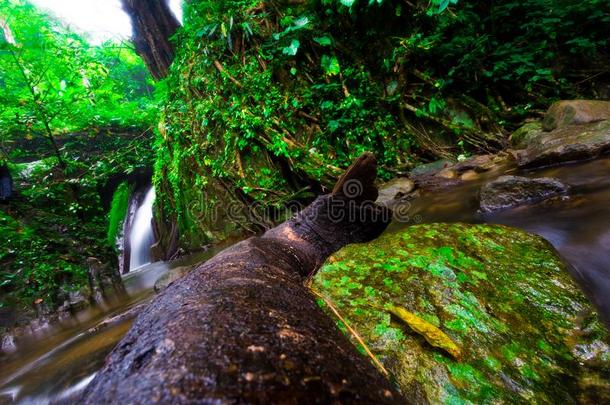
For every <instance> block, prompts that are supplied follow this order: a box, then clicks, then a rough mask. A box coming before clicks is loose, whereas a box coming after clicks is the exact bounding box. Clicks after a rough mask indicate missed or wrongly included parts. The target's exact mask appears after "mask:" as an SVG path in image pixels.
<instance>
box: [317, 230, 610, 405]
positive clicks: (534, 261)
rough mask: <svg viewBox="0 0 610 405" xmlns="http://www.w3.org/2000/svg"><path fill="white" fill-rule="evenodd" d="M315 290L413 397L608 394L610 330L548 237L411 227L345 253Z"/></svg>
mask: <svg viewBox="0 0 610 405" xmlns="http://www.w3.org/2000/svg"><path fill="white" fill-rule="evenodd" d="M312 288H313V289H314V290H316V291H318V292H319V293H320V294H322V296H324V297H325V298H326V299H327V300H328V301H329V302H331V303H332V304H333V306H334V307H335V308H336V309H337V310H338V312H339V313H340V314H341V315H342V317H343V318H345V319H346V321H347V323H348V324H349V325H350V326H351V327H352V328H353V329H355V330H356V331H357V332H358V334H359V335H360V337H362V339H363V340H364V341H365V343H366V344H367V346H368V347H369V348H370V349H371V351H372V352H373V354H374V355H375V356H376V357H377V358H378V359H379V360H380V361H381V362H382V363H383V365H384V366H385V368H386V369H387V370H388V371H389V372H390V374H391V375H392V377H393V378H394V379H395V380H396V381H397V383H398V384H399V386H400V387H401V388H402V391H403V393H405V395H406V396H407V399H408V400H411V401H412V402H413V403H506V404H511V403H575V402H580V403H608V401H609V400H610V386H609V384H608V381H609V380H608V377H609V376H610V374H609V373H610V351H609V349H608V344H609V343H610V340H609V337H608V332H607V330H606V329H605V328H604V327H603V326H602V324H601V323H600V322H599V321H598V319H597V317H596V316H595V313H594V311H593V309H592V307H591V305H590V304H589V303H588V301H587V300H586V298H585V297H584V295H583V294H582V293H581V292H580V291H579V289H578V288H577V287H576V285H575V284H574V283H573V281H572V279H571V277H570V276H569V275H568V273H567V271H566V267H565V265H564V264H563V263H562V261H561V260H560V259H559V257H558V256H557V254H556V252H555V251H554V249H553V248H552V247H551V246H550V245H549V244H548V243H547V242H546V241H544V240H543V239H542V238H540V237H538V236H534V235H530V234H527V233H525V232H523V231H520V230H517V229H512V228H508V227H504V226H499V225H467V224H427V225H417V226H411V227H409V228H406V229H404V230H402V231H400V232H397V233H387V234H385V235H382V236H381V237H380V238H378V239H377V240H375V241H373V242H370V243H368V244H360V245H351V246H347V247H345V248H343V249H342V250H341V251H339V252H337V253H335V254H334V255H332V256H331V257H330V258H329V260H328V261H327V262H326V264H325V265H324V266H323V267H322V269H321V270H320V272H319V273H318V274H317V275H316V277H315V278H314V281H313V285H312ZM390 304H391V305H394V306H398V307H402V308H404V309H406V310H408V311H410V312H411V313H412V314H414V315H415V316H416V317H418V318H420V319H421V320H424V321H425V322H428V323H429V324H432V325H434V326H436V327H437V328H439V329H440V330H441V331H442V332H444V333H445V334H446V335H447V336H448V337H449V338H450V339H451V340H452V341H453V342H454V343H455V344H456V345H457V346H458V347H459V349H460V351H461V356H460V357H459V358H454V357H453V356H452V355H450V354H449V353H448V352H446V351H444V350H443V349H440V348H437V347H434V346H432V345H431V344H430V343H428V341H427V340H426V339H425V337H424V336H423V335H422V334H421V333H418V332H415V330H414V329H412V328H411V327H410V326H409V325H407V324H406V323H405V322H403V321H401V320H400V319H398V318H396V317H395V316H394V315H391V314H390V312H389V311H388V310H387V309H386V307H387V306H388V305H390ZM320 305H321V306H322V307H323V308H325V309H326V310H327V312H328V314H329V316H334V315H333V314H332V311H331V310H329V308H328V307H327V306H326V305H325V304H324V303H320ZM337 323H338V324H339V325H341V322H340V321H338V322H337ZM348 336H350V337H352V335H351V334H348ZM352 338H353V337H352ZM559 381H560V382H561V383H558V382H559Z"/></svg>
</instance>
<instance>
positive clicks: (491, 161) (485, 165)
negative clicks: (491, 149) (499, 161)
mask: <svg viewBox="0 0 610 405" xmlns="http://www.w3.org/2000/svg"><path fill="white" fill-rule="evenodd" d="M495 159H496V155H477V156H473V157H471V158H469V159H466V160H464V161H462V162H460V163H458V164H456V165H455V166H454V167H453V169H454V170H455V171H457V172H458V173H459V174H462V173H464V172H466V171H468V170H474V171H476V172H478V173H481V172H486V171H488V170H490V169H491V168H492V167H494V165H495V164H496V161H495Z"/></svg>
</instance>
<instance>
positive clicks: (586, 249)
mask: <svg viewBox="0 0 610 405" xmlns="http://www.w3.org/2000/svg"><path fill="white" fill-rule="evenodd" d="M504 173H506V174H518V175H523V176H527V177H555V178H558V179H560V180H561V181H563V182H564V183H566V184H568V185H570V187H571V191H570V196H569V198H565V199H561V200H556V201H553V202H551V203H545V204H538V205H534V206H528V207H521V208H516V209H512V210H507V211H502V212H499V213H494V214H487V215H481V214H479V213H478V200H477V194H478V191H479V189H480V187H481V185H482V184H484V183H485V182H487V181H489V180H491V179H493V178H494V177H497V176H498V175H499V174H504ZM150 194H153V195H152V197H150ZM149 197H150V198H151V199H150V204H152V199H153V198H154V193H150V192H149V193H148V195H147V196H146V200H145V203H144V204H143V205H145V204H146V202H147V201H148V200H149ZM609 201H610V157H604V158H601V159H597V160H593V161H588V162H584V163H578V164H573V165H564V166H559V167H552V168H547V169H542V170H537V171H531V172H527V171H519V170H517V169H516V168H514V167H513V168H511V167H508V168H505V169H504V170H503V172H502V173H499V172H497V171H496V172H488V173H484V174H482V175H480V177H479V178H478V179H477V180H474V181H470V182H465V183H463V184H460V185H458V186H455V187H452V188H449V189H447V190H442V192H438V191H437V192H434V193H427V194H424V195H422V196H421V197H419V198H417V199H414V200H412V201H410V202H408V203H406V204H405V205H406V208H407V209H408V213H409V216H410V218H411V221H409V222H406V223H405V222H401V223H398V222H394V223H393V224H392V225H391V226H390V227H389V229H388V231H387V232H391V231H392V230H393V229H394V230H395V229H397V228H400V227H404V226H408V225H409V224H413V223H414V222H471V223H482V222H486V223H499V224H505V225H510V226H515V227H519V228H522V229H525V230H527V231H529V232H532V233H536V234H539V235H541V236H543V237H544V238H545V239H547V240H548V241H549V242H551V243H552V244H553V245H554V246H555V248H556V249H557V250H558V251H559V252H560V254H561V255H562V256H563V257H564V258H565V259H566V261H567V262H568V263H569V264H570V271H571V274H572V276H573V277H574V279H575V280H576V281H577V282H578V284H579V285H580V286H581V288H582V289H583V290H584V291H585V293H586V294H587V295H588V297H589V299H590V300H591V301H592V302H593V303H594V304H595V305H596V306H597V307H598V308H599V310H600V313H601V314H603V315H605V317H606V319H610V260H608V258H609V257H608V256H609V254H608V252H609V250H610V226H609V225H610V204H608V202H609ZM217 251H218V249H216V250H210V251H208V252H205V253H201V254H196V255H191V256H188V257H184V258H182V259H180V260H177V261H173V262H170V263H165V262H157V263H152V264H145V265H142V263H138V265H139V266H141V267H139V268H137V269H136V270H135V271H133V272H130V273H128V274H126V275H125V276H124V277H123V281H124V284H125V288H126V291H127V294H126V295H125V296H123V297H117V298H116V299H115V300H110V301H111V303H109V304H108V305H106V306H104V307H96V308H91V309H89V310H86V311H84V312H81V313H79V314H77V316H75V317H74V319H73V320H72V321H71V322H70V323H69V324H62V325H57V326H55V327H54V329H52V330H50V331H47V332H46V333H45V334H44V335H43V336H34V337H32V338H31V340H30V341H29V342H25V343H23V344H20V346H19V349H18V350H17V351H16V352H15V353H12V354H11V355H9V356H8V357H6V358H4V359H2V368H1V370H0V403H2V402H19V403H27V404H45V403H49V402H55V401H57V402H62V401H66V402H67V401H69V400H70V399H71V398H73V397H74V395H76V394H78V393H79V392H80V391H81V390H82V389H84V387H86V385H87V384H88V383H89V382H90V381H91V380H92V379H93V377H94V375H95V373H96V371H97V370H98V369H99V368H100V367H101V366H102V364H103V361H104V358H105V356H106V354H107V353H108V352H109V351H110V350H111V349H112V348H113V347H114V345H115V344H116V343H117V342H118V341H119V340H120V339H121V337H122V336H123V335H124V334H125V333H126V332H127V330H128V329H129V327H130V325H131V322H132V320H133V316H134V314H135V311H132V312H131V313H130V312H129V311H130V309H132V308H134V307H136V306H138V305H141V304H143V303H146V302H147V301H148V300H150V299H151V297H152V296H153V295H154V290H153V287H154V284H155V281H156V280H157V279H158V278H159V277H161V276H162V275H163V274H165V273H166V272H167V271H168V270H169V269H171V268H175V267H179V266H185V265H191V264H195V263H198V262H201V261H204V260H206V259H207V258H209V257H211V256H212V255H214V254H215V253H216V252H217ZM143 260H144V261H145V260H146V259H143ZM136 267H137V266H136Z"/></svg>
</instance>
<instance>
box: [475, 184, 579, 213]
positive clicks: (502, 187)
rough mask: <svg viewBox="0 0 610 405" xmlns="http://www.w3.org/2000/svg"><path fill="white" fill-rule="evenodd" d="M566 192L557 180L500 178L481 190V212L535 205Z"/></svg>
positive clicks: (564, 187) (563, 185) (565, 188)
mask: <svg viewBox="0 0 610 405" xmlns="http://www.w3.org/2000/svg"><path fill="white" fill-rule="evenodd" d="M567 192H568V186H566V185H565V184H563V183H562V182H560V181H559V180H557V179H552V178H548V177H541V178H537V179H530V178H527V177H520V176H500V177H498V178H497V179H495V180H494V181H492V182H489V183H487V184H485V185H484V186H483V187H482V188H481V195H480V205H481V211H482V212H492V211H498V210H503V209H507V208H513V207H516V206H519V205H523V204H531V203H537V202H540V201H543V200H546V199H549V198H553V197H558V196H562V195H565V194H567Z"/></svg>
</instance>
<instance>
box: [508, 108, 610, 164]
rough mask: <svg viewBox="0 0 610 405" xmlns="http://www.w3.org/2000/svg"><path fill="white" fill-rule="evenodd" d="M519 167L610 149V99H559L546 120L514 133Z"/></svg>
mask: <svg viewBox="0 0 610 405" xmlns="http://www.w3.org/2000/svg"><path fill="white" fill-rule="evenodd" d="M510 142H511V146H512V147H513V148H516V149H518V150H516V151H514V152H513V154H514V156H515V158H516V160H517V164H518V165H519V167H541V166H550V165H555V164H559V163H565V162H573V161H577V160H583V159H591V158H595V157H598V156H600V155H602V154H604V153H606V152H608V151H610V101H591V100H569V101H560V102H558V103H555V104H553V105H552V106H551V108H549V110H548V111H547V113H546V116H545V118H544V120H543V121H542V122H530V123H527V124H525V125H524V126H523V127H521V128H519V129H518V130H517V131H515V132H514V133H513V134H512V135H511V137H510Z"/></svg>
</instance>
